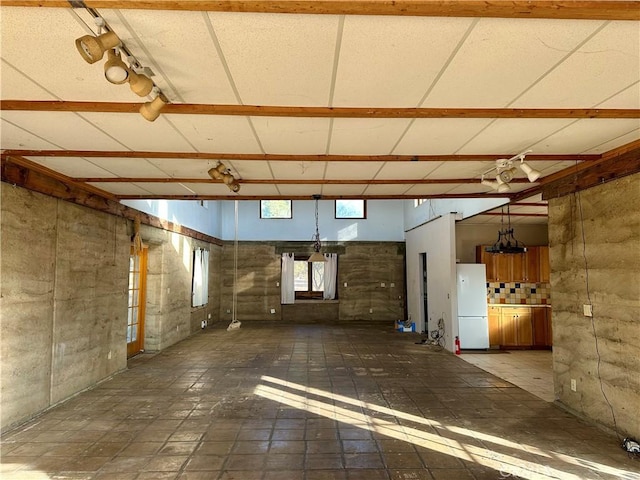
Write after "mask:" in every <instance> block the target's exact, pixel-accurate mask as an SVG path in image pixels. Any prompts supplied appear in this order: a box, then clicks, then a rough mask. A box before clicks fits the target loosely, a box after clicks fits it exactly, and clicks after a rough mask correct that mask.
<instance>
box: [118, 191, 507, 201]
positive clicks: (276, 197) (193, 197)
mask: <svg viewBox="0 0 640 480" xmlns="http://www.w3.org/2000/svg"><path fill="white" fill-rule="evenodd" d="M118 198H119V199H120V200H313V195H259V196H257V195H237V194H229V195H197V194H196V195H118ZM416 198H424V199H430V198H433V199H436V198H445V199H459V198H505V199H508V198H509V196H508V195H507V194H504V193H493V192H491V193H467V194H455V195H453V194H437V195H415V194H411V195H322V200H414V199H416Z"/></svg>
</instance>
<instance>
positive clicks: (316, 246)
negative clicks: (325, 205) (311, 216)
mask: <svg viewBox="0 0 640 480" xmlns="http://www.w3.org/2000/svg"><path fill="white" fill-rule="evenodd" d="M321 198H322V195H317V194H316V195H314V196H313V199H314V200H315V201H316V233H314V234H313V237H312V240H313V253H312V254H311V256H310V257H309V260H308V261H309V262H326V261H327V260H326V258H324V255H323V254H322V253H320V249H321V248H322V244H321V243H320V232H319V231H318V200H320V199H321Z"/></svg>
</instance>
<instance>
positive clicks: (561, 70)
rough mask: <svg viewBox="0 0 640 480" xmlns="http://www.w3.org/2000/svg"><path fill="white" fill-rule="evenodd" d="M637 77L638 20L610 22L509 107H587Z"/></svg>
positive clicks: (639, 53)
mask: <svg viewBox="0 0 640 480" xmlns="http://www.w3.org/2000/svg"><path fill="white" fill-rule="evenodd" d="M639 78H640V28H639V26H638V23H637V22H610V23H608V24H607V25H606V26H605V27H604V29H602V30H601V31H600V32H598V33H597V34H596V35H595V36H594V37H593V38H591V39H590V40H589V41H588V42H587V43H585V44H584V45H583V46H582V47H580V48H579V49H578V51H577V52H576V53H574V54H573V55H571V56H570V57H569V58H567V59H566V60H565V61H564V62H563V63H562V64H561V65H559V66H558V67H557V68H556V69H554V70H553V71H552V72H550V73H549V75H547V76H546V77H545V78H543V79H542V80H541V81H540V82H538V83H537V84H536V85H535V86H534V87H533V88H532V89H531V90H529V91H528V92H527V93H526V94H525V95H523V96H522V97H521V98H519V99H518V100H517V101H516V102H515V103H514V104H513V106H514V107H517V108H528V107H534V106H541V105H542V106H548V107H553V108H588V107H592V106H594V105H596V104H598V103H600V102H602V101H603V100H605V99H607V98H609V97H610V96H612V95H613V94H615V93H617V92H619V91H620V90H622V89H624V88H627V87H628V86H629V85H630V84H631V83H633V82H634V81H637V80H638V79H639ZM568 86H570V88H567V87H568Z"/></svg>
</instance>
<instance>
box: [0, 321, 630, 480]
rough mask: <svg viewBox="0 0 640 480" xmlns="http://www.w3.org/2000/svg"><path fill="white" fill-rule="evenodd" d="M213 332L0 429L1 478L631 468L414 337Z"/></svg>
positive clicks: (117, 479) (598, 443)
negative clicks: (2, 432)
mask: <svg viewBox="0 0 640 480" xmlns="http://www.w3.org/2000/svg"><path fill="white" fill-rule="evenodd" d="M225 327H226V325H216V326H214V327H213V328H210V329H208V330H206V331H204V332H203V333H201V334H198V335H195V336H193V337H191V338H189V339H187V340H185V341H183V342H181V343H179V344H177V345H174V346H173V347H171V348H168V349H167V350H165V351H164V352H162V353H160V354H158V355H155V356H152V355H143V356H139V357H137V358H135V359H133V360H132V361H131V362H130V369H129V370H127V371H126V372H123V373H121V374H119V375H117V376H115V377H114V378H113V379H111V380H109V381H107V382H104V383H102V384H100V385H98V386H96V387H95V388H94V389H92V390H90V391H87V392H85V393H82V394H80V395H78V396H76V397H74V398H72V399H70V400H69V401H67V402H65V403H64V404H61V405H59V406H58V407H56V408H54V409H52V410H50V411H48V412H47V413H45V414H43V415H41V416H40V417H38V418H36V419H34V420H33V421H31V422H29V423H27V424H25V425H23V426H22V427H21V428H18V429H16V430H14V431H12V432H9V433H7V434H5V435H4V436H3V438H2V445H1V447H2V457H1V465H0V467H1V470H0V473H1V475H0V476H1V477H2V479H35V480H44V479H113V480H133V479H136V480H144V479H181V480H185V479H188V480H193V479H208V480H209V479H218V480H221V479H224V480H231V479H239V480H257V479H260V480H271V479H278V480H283V479H284V480H327V479H341V480H349V479H350V480H355V479H366V480H376V479H387V480H391V479H394V480H395V479H398V480H399V479H403V480H420V479H430V480H440V479H452V480H458V479H492V480H493V479H504V478H526V479H543V480H550V479H567V480H578V479H613V478H624V479H626V480H629V479H634V478H640V461H634V460H632V459H629V458H628V457H627V455H626V453H625V452H624V451H622V449H621V448H620V446H619V442H618V440H617V439H616V438H614V437H611V436H609V435H608V434H606V433H604V432H602V431H601V430H599V429H597V428H596V427H594V426H592V425H589V424H587V423H585V422H583V421H580V420H578V419H577V418H575V417H573V416H571V415H570V414H568V413H566V412H565V411H563V410H561V409H560V408H558V407H557V406H555V405H554V404H551V403H548V402H545V401H543V400H541V399H540V398H538V397H536V396H534V395H532V394H531V393H529V392H526V391H524V390H522V389H520V388H518V387H516V386H514V385H513V384H511V383H509V382H506V381H504V380H501V379H499V378H497V377H495V376H493V375H491V374H490V373H488V372H485V371H483V370H481V369H479V368H477V367H475V366H473V365H471V364H469V363H467V362H465V361H464V360H462V359H461V358H458V357H456V356H454V355H451V354H448V353H446V352H437V351H434V350H433V347H430V346H427V345H422V344H419V339H420V335H418V334H412V333H398V332H396V331H394V330H393V329H392V326H387V325H384V326H381V325H375V324H352V325H298V326H291V325H290V326H287V325H282V324H272V323H259V322H254V323H251V322H243V324H242V327H241V328H240V329H239V330H234V331H231V332H227V331H226V328H225ZM416 342H418V343H416Z"/></svg>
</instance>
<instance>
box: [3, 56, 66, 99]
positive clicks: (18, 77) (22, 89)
mask: <svg viewBox="0 0 640 480" xmlns="http://www.w3.org/2000/svg"><path fill="white" fill-rule="evenodd" d="M0 95H2V99H3V100H9V99H11V100H21V99H26V98H28V99H30V100H58V98H56V97H55V95H53V94H51V93H50V92H47V91H46V90H45V89H44V88H42V87H41V86H40V85H38V84H37V83H35V82H34V81H33V80H32V79H31V78H29V77H27V76H26V75H23V74H22V73H21V72H20V71H18V70H16V69H15V68H14V67H13V66H12V65H11V64H9V63H8V62H7V61H5V60H4V59H2V76H1V77H0Z"/></svg>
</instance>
